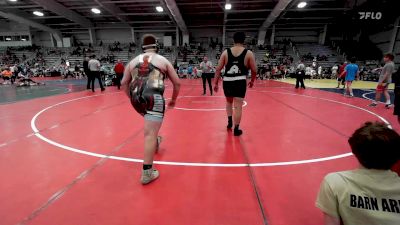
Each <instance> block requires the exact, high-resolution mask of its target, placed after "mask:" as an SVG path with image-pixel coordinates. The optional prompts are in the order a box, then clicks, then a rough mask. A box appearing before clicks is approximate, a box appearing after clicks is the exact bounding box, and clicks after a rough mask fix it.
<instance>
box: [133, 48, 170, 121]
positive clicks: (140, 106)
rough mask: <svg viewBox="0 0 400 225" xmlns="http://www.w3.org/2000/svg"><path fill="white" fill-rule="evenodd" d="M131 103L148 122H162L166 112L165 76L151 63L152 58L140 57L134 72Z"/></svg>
mask: <svg viewBox="0 0 400 225" xmlns="http://www.w3.org/2000/svg"><path fill="white" fill-rule="evenodd" d="M131 75H132V82H131V84H130V96H131V103H132V106H133V107H134V108H135V110H136V111H137V112H138V113H139V114H141V115H142V116H144V117H145V119H148V120H160V119H161V120H162V119H163V118H164V112H165V99H164V96H163V95H164V90H165V86H164V79H165V75H164V74H163V73H162V72H161V71H160V69H158V68H157V67H156V66H154V65H153V64H152V63H151V56H148V55H140V56H139V64H138V65H136V67H135V68H134V69H133V70H132V73H131Z"/></svg>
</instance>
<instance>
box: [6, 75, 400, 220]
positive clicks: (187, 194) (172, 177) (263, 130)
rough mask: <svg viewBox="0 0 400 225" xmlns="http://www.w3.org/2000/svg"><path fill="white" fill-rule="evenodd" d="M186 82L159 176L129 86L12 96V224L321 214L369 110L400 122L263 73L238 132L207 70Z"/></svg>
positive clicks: (165, 130) (349, 164)
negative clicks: (322, 196) (150, 172)
mask: <svg viewBox="0 0 400 225" xmlns="http://www.w3.org/2000/svg"><path fill="white" fill-rule="evenodd" d="M182 82H183V85H182V91H181V98H180V99H179V101H178V103H177V108H175V109H170V110H168V111H167V113H166V118H165V121H164V124H163V127H162V130H161V135H162V136H163V137H164V139H163V140H164V141H163V143H162V145H161V150H160V153H159V154H158V155H157V156H156V160H157V162H156V168H158V169H159V170H160V174H161V177H160V179H159V180H157V181H156V182H154V183H152V184H150V185H148V186H142V185H141V184H140V182H139V177H140V172H141V170H140V169H141V164H140V159H141V157H142V154H143V153H142V146H143V132H142V128H143V120H142V118H141V117H140V116H138V115H137V114H136V113H135V112H134V111H133V109H132V107H131V106H130V103H129V101H128V99H127V97H126V96H125V95H124V94H123V93H122V92H116V91H115V90H114V88H109V89H108V90H107V91H106V92H105V93H104V94H100V93H99V92H97V93H96V94H93V93H91V92H79V93H71V94H67V95H62V96H54V97H48V98H42V99H37V100H31V101H26V102H21V103H16V104H10V105H1V106H0V121H1V131H0V132H1V135H0V178H1V180H2V185H1V187H0V202H1V204H0V218H1V224H2V225H11V224H38V225H39V224H40V225H54V224H57V225H71V224H107V225H108V224H113V225H126V224H138V225H139V224H140V225H147V224H149V225H150V224H152V225H153V224H157V225H171V224H191V225H205V224H207V225H212V224H218V225H222V224H226V225H243V224H251V225H257V224H260V225H261V224H270V225H291V224H307V225H317V224H318V225H319V224H321V223H322V215H321V213H320V212H319V210H318V209H316V208H315V206H314V202H315V198H316V194H317V191H318V188H319V184H320V182H321V180H322V178H323V177H324V176H325V175H326V174H327V173H329V172H333V171H339V170H348V169H353V168H356V167H357V163H356V161H355V159H354V158H353V156H351V154H349V152H350V148H349V147H348V145H347V138H348V136H349V135H350V134H351V133H352V132H353V131H354V130H355V129H356V128H357V127H359V126H360V125H361V124H362V123H364V122H365V121H368V120H374V121H375V120H381V121H384V122H387V123H393V126H394V128H395V129H397V130H398V129H399V126H398V125H397V124H395V121H396V118H395V117H394V116H392V115H391V113H392V112H391V110H386V109H384V108H382V107H381V108H376V109H370V108H367V107H366V105H367V104H368V103H369V102H368V101H366V100H363V99H358V98H353V99H349V98H344V97H342V96H341V95H338V94H334V93H329V92H324V91H320V90H313V89H307V90H294V88H293V86H291V85H289V84H283V83H280V82H276V81H259V82H258V83H257V85H256V87H255V88H254V89H252V90H249V91H248V95H247V98H246V103H245V104H246V105H245V107H244V116H243V121H242V125H241V127H242V128H243V130H244V135H243V136H242V137H240V138H237V137H233V135H232V133H231V132H227V130H226V128H225V127H226V122H227V121H226V116H225V111H224V98H223V96H222V92H220V93H217V95H216V96H212V97H211V96H200V94H201V93H202V87H201V85H199V84H200V82H201V81H200V80H183V81H182ZM170 88H171V85H169V86H168V87H167V91H166V96H167V97H169V96H170V95H171V89H170Z"/></svg>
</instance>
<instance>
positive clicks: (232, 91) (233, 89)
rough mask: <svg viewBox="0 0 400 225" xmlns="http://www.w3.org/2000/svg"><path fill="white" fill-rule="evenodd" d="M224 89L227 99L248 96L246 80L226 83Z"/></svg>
mask: <svg viewBox="0 0 400 225" xmlns="http://www.w3.org/2000/svg"><path fill="white" fill-rule="evenodd" d="M223 88H224V94H225V97H230V98H232V97H233V98H244V97H245V96H246V90H247V81H246V80H236V81H224V82H223Z"/></svg>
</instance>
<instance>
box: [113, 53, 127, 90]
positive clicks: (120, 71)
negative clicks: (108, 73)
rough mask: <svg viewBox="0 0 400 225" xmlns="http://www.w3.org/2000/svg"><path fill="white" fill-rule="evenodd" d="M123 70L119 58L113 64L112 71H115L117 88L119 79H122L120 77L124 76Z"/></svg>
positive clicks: (119, 86) (119, 87)
mask: <svg viewBox="0 0 400 225" xmlns="http://www.w3.org/2000/svg"><path fill="white" fill-rule="evenodd" d="M124 70H125V67H124V64H123V63H122V61H121V60H120V59H119V60H118V62H117V64H115V66H114V72H115V74H116V76H117V77H116V82H117V87H118V90H120V89H121V80H122V77H123V76H124Z"/></svg>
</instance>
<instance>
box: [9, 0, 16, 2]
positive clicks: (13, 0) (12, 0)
mask: <svg viewBox="0 0 400 225" xmlns="http://www.w3.org/2000/svg"><path fill="white" fill-rule="evenodd" d="M8 1H10V2H16V1H17V0H8Z"/></svg>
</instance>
